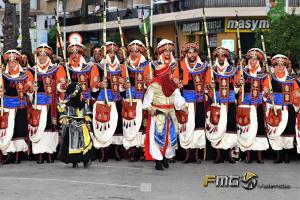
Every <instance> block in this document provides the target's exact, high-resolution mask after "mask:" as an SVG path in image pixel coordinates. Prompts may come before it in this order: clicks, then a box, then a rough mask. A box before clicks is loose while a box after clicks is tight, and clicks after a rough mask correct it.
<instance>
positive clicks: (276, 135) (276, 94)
mask: <svg viewBox="0 0 300 200" xmlns="http://www.w3.org/2000/svg"><path fill="white" fill-rule="evenodd" d="M288 65H289V59H288V58H287V57H286V56H284V55H281V54H277V55H275V56H274V57H273V58H272V68H273V70H272V77H271V78H272V81H271V86H270V85H269V84H268V85H266V86H265V88H264V90H265V91H264V100H266V113H265V114H266V120H265V121H266V131H267V136H268V139H269V143H270V145H271V148H272V149H273V150H274V151H276V160H275V161H274V163H282V161H283V160H284V161H285V162H286V163H288V162H289V161H290V160H289V154H290V153H291V151H292V150H293V148H294V138H295V133H296V131H295V123H296V113H295V110H294V107H293V105H292V102H291V100H292V92H293V91H294V90H297V89H298V88H299V86H298V83H297V81H296V80H295V79H293V78H292V77H290V76H289V74H288V71H287V66H288ZM270 88H272V90H273V92H272V91H271V90H270ZM273 101H274V105H273ZM283 153H284V155H283ZM283 156H284V157H283Z"/></svg>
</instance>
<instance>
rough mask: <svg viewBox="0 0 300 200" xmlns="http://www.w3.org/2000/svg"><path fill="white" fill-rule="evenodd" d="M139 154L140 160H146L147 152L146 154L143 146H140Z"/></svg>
mask: <svg viewBox="0 0 300 200" xmlns="http://www.w3.org/2000/svg"><path fill="white" fill-rule="evenodd" d="M139 154H140V155H139V156H140V161H145V160H146V158H145V154H144V148H143V147H140V148H139Z"/></svg>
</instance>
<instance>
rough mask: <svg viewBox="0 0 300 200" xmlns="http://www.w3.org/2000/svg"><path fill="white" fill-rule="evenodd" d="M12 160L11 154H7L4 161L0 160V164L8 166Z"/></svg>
mask: <svg viewBox="0 0 300 200" xmlns="http://www.w3.org/2000/svg"><path fill="white" fill-rule="evenodd" d="M2 156H3V155H2ZM12 158H13V156H12V154H11V153H8V154H7V156H6V159H4V158H2V164H3V165H6V164H10V163H11V162H12Z"/></svg>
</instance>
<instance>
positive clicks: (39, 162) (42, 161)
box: [36, 153, 44, 164]
mask: <svg viewBox="0 0 300 200" xmlns="http://www.w3.org/2000/svg"><path fill="white" fill-rule="evenodd" d="M36 163H37V164H43V163H44V160H43V154H41V153H40V154H39V158H38V160H37V161H36Z"/></svg>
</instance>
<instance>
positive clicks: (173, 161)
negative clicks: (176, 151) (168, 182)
mask: <svg viewBox="0 0 300 200" xmlns="http://www.w3.org/2000/svg"><path fill="white" fill-rule="evenodd" d="M168 161H169V163H176V160H175V159H174V158H170V159H168Z"/></svg>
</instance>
